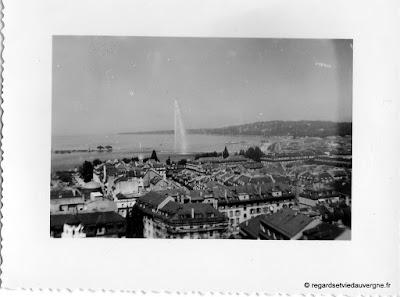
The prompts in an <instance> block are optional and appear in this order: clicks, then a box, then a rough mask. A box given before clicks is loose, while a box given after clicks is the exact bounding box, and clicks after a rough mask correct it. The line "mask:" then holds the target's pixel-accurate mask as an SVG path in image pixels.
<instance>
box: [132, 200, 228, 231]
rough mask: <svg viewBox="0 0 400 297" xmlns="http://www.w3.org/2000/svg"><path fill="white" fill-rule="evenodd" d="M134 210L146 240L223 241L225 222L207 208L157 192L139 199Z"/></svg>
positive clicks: (215, 211)
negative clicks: (189, 239)
mask: <svg viewBox="0 0 400 297" xmlns="http://www.w3.org/2000/svg"><path fill="white" fill-rule="evenodd" d="M136 210H137V212H136V213H135V215H137V216H138V217H140V221H141V222H142V226H140V227H139V228H141V229H142V234H141V235H142V236H143V237H145V238H195V239H208V238H222V237H223V236H224V235H225V232H226V230H227V227H228V219H227V218H226V217H225V216H224V215H223V214H221V213H220V212H218V211H217V210H216V209H215V208H213V207H212V206H211V205H209V204H206V203H187V204H182V203H178V202H175V201H174V199H173V198H172V197H170V196H169V197H165V196H164V195H160V194H158V193H156V192H149V193H147V194H146V195H144V196H142V197H140V198H139V199H138V200H137V204H136Z"/></svg>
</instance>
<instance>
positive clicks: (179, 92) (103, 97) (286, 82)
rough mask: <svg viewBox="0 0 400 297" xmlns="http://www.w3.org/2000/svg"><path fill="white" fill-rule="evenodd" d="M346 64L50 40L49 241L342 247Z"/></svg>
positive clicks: (346, 52)
mask: <svg viewBox="0 0 400 297" xmlns="http://www.w3.org/2000/svg"><path fill="white" fill-rule="evenodd" d="M352 57H353V51H352V40H335V39H329V40H326V39H324V40H319V39H312V40H311V39H310V40H307V39H301V40H300V39H268V38H188V37H179V38H178V37H110V36H108V37H101V36H54V37H53V94H52V113H53V117H52V152H51V189H50V236H51V237H52V238H87V237H102V238H115V237H116V238H164V239H248V240H251V239H253V240H256V239H258V240H351V176H352V59H353V58H352Z"/></svg>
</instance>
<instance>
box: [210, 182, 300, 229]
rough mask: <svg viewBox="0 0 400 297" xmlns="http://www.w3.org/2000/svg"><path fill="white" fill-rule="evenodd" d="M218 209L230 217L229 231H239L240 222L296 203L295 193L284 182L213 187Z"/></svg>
mask: <svg viewBox="0 0 400 297" xmlns="http://www.w3.org/2000/svg"><path fill="white" fill-rule="evenodd" d="M212 192H213V195H212V196H213V197H214V198H215V199H217V207H218V210H219V211H220V212H221V213H223V214H225V216H226V217H228V218H229V228H228V231H229V232H230V233H232V234H238V233H239V224H241V223H242V222H244V221H246V220H249V219H251V218H254V217H257V216H259V215H261V214H267V213H272V212H276V211H278V210H280V209H282V208H290V207H292V206H293V205H294V201H295V195H294V193H292V191H291V190H290V188H289V187H288V186H287V185H284V184H278V183H277V184H274V183H271V184H260V185H245V186H233V187H227V188H226V189H223V188H213V189H212Z"/></svg>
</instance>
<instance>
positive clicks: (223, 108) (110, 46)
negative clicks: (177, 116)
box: [52, 36, 353, 135]
mask: <svg viewBox="0 0 400 297" xmlns="http://www.w3.org/2000/svg"><path fill="white" fill-rule="evenodd" d="M352 63H353V49H352V41H351V40H317V39H315V40H313V39H309V40H297V39H255V38H172V37H95V36H54V37H53V76H52V77H53V90H52V97H53V99H52V132H53V134H55V135H60V134H101V133H119V132H137V131H154V130H169V129H173V127H174V100H175V99H177V100H178V101H179V104H180V107H181V110H182V113H183V118H184V123H185V126H186V128H189V129H190V128H217V127H223V126H230V125H240V124H245V123H251V122H256V121H269V120H328V121H351V120H352Z"/></svg>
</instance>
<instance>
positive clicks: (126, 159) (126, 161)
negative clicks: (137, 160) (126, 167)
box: [122, 158, 131, 164]
mask: <svg viewBox="0 0 400 297" xmlns="http://www.w3.org/2000/svg"><path fill="white" fill-rule="evenodd" d="M122 161H123V162H124V163H125V164H128V163H129V162H130V161H131V159H128V158H123V159H122Z"/></svg>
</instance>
